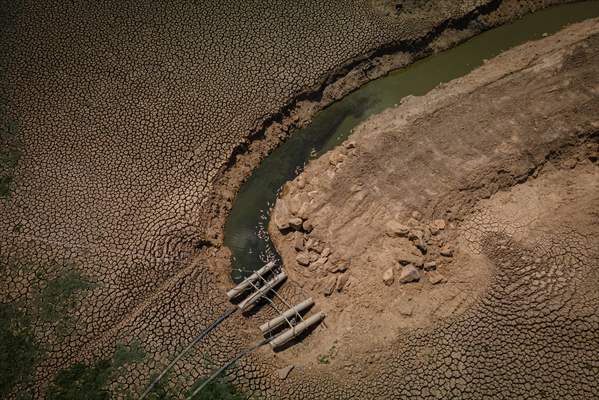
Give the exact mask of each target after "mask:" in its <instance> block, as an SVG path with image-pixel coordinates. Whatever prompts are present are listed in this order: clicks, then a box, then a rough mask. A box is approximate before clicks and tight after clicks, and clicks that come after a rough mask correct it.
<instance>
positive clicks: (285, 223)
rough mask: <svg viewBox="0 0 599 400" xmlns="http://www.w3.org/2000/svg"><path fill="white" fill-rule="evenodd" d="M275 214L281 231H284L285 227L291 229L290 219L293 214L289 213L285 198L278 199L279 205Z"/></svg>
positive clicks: (274, 217) (276, 223)
mask: <svg viewBox="0 0 599 400" xmlns="http://www.w3.org/2000/svg"><path fill="white" fill-rule="evenodd" d="M274 214H275V215H274V216H273V219H274V221H275V225H276V226H277V228H278V229H279V230H280V231H284V230H285V229H289V219H290V218H291V214H290V213H289V209H288V208H287V203H285V201H284V200H282V199H279V200H278V201H277V205H276V207H275V213H274Z"/></svg>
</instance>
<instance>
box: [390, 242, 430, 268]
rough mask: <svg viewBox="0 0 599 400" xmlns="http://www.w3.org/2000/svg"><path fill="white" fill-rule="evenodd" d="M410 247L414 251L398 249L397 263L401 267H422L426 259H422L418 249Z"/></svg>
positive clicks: (396, 253)
mask: <svg viewBox="0 0 599 400" xmlns="http://www.w3.org/2000/svg"><path fill="white" fill-rule="evenodd" d="M410 247H412V249H413V251H409V250H410V249H406V248H405V247H400V248H398V249H396V251H395V255H396V257H397V261H398V262H399V263H400V264H401V265H407V264H414V265H416V266H417V267H420V266H421V265H423V264H424V258H422V255H421V254H420V251H418V250H417V249H416V247H414V246H410ZM416 252H418V253H416Z"/></svg>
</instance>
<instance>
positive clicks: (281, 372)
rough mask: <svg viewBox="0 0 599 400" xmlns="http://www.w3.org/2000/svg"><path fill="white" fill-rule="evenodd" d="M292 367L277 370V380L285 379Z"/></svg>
mask: <svg viewBox="0 0 599 400" xmlns="http://www.w3.org/2000/svg"><path fill="white" fill-rule="evenodd" d="M293 367H294V366H293V365H288V366H286V367H284V368H281V369H278V370H277V374H279V378H281V379H285V378H287V377H288V376H289V373H290V372H291V370H292V369H293Z"/></svg>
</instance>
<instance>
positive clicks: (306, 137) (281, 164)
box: [225, 1, 599, 282]
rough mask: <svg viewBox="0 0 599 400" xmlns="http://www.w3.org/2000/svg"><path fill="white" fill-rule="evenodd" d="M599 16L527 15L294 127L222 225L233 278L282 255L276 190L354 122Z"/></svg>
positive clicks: (594, 10) (576, 7) (580, 12)
mask: <svg viewBox="0 0 599 400" xmlns="http://www.w3.org/2000/svg"><path fill="white" fill-rule="evenodd" d="M597 16H599V1H586V2H581V3H574V4H566V5H560V6H555V7H551V8H549V9H545V10H542V11H539V12H537V13H534V14H531V15H527V16H525V17H523V18H522V19H520V20H518V21H516V22H514V23H511V24H508V25H504V26H501V27H499V28H495V29H493V30H490V31H488V32H485V33H483V34H481V35H478V36H476V37H475V38H473V39H470V40H469V41H467V42H465V43H463V44H461V45H459V46H456V47H454V48H452V49H450V50H447V51H444V52H442V53H439V54H436V55H433V56H430V57H427V58H425V59H423V60H421V61H418V62H416V63H414V64H412V65H410V66H408V67H406V68H402V69H400V70H397V71H395V72H392V73H390V74H389V75H387V76H385V77H383V78H380V79H377V80H375V81H372V82H370V83H368V84H366V85H364V86H363V87H361V88H360V89H358V90H356V91H355V92H353V93H351V94H349V95H347V96H346V97H344V98H343V99H341V100H339V101H337V102H335V103H333V104H332V105H330V106H329V107H327V108H326V109H325V110H323V111H321V112H320V113H318V114H317V115H316V117H315V118H314V119H313V121H312V123H311V124H310V125H309V126H308V127H306V128H303V129H297V130H295V131H294V132H292V133H291V135H290V137H289V139H288V140H287V141H286V142H285V143H283V144H281V145H280V146H279V147H278V148H277V149H276V150H275V151H273V152H272V153H271V154H270V155H269V156H268V157H267V158H266V159H264V160H263V161H262V163H261V164H260V165H259V166H258V168H256V170H255V171H254V172H253V174H252V175H251V176H250V177H249V178H248V180H247V181H246V183H245V184H244V185H243V186H242V187H241V189H240V191H239V193H238V194H237V197H236V200H235V202H234V204H233V208H232V210H231V214H230V216H229V218H228V220H227V224H226V226H225V245H226V246H228V247H229V248H230V249H231V251H232V252H233V260H232V268H233V269H232V278H233V280H234V281H236V282H238V281H240V280H241V279H242V278H243V277H245V276H246V275H247V274H248V273H250V272H252V271H255V270H256V269H258V268H259V267H260V266H262V265H263V264H264V261H265V260H267V259H268V260H270V259H273V258H277V259H278V258H279V256H278V254H277V253H276V251H275V249H274V246H273V244H272V242H271V241H270V237H269V236H268V232H267V229H266V227H267V225H268V221H269V219H270V208H271V207H272V206H273V205H274V202H275V200H276V198H277V194H278V192H279V190H280V189H281V187H282V186H283V184H285V182H287V181H288V180H291V179H293V178H295V177H296V176H297V175H298V174H299V173H300V172H301V171H302V169H303V167H304V165H305V164H306V163H307V162H309V161H310V160H311V159H314V158H316V157H319V156H320V155H321V154H323V153H325V152H327V151H328V150H330V149H332V148H334V147H335V146H336V145H338V144H339V143H341V142H343V141H344V140H345V139H346V138H347V137H348V136H349V134H350V132H351V130H352V129H353V128H354V127H355V126H357V125H358V124H360V123H361V122H362V121H364V120H365V119H367V118H368V117H370V116H371V115H373V114H377V113H379V112H381V111H383V110H384V109H386V108H388V107H391V106H393V105H394V104H397V103H399V101H400V100H401V99H402V98H403V97H405V96H408V95H416V96H420V95H423V94H426V93H427V92H428V91H430V90H431V89H433V88H434V87H435V86H437V85H438V84H440V83H442V82H448V81H450V80H452V79H455V78H458V77H460V76H463V75H465V74H467V73H468V72H470V71H472V70H473V69H475V68H476V67H478V66H480V65H481V64H482V63H483V62H484V60H485V59H490V58H492V57H494V56H496V55H498V54H499V53H501V52H502V51H504V50H507V49H509V48H511V47H514V46H517V45H519V44H522V43H524V42H526V41H529V40H535V39H539V38H541V37H542V36H543V35H544V34H551V33H553V32H556V31H558V30H560V28H562V27H563V26H565V25H567V24H570V23H573V22H578V21H582V20H584V19H587V18H592V17H597Z"/></svg>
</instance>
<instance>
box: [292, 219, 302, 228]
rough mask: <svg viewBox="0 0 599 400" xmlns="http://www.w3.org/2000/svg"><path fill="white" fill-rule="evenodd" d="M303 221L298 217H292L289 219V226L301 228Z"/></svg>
mask: <svg viewBox="0 0 599 400" xmlns="http://www.w3.org/2000/svg"><path fill="white" fill-rule="evenodd" d="M303 222H304V221H302V219H301V218H300V217H293V218H290V219H289V226H291V227H292V228H293V229H301V228H302V224H303Z"/></svg>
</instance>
